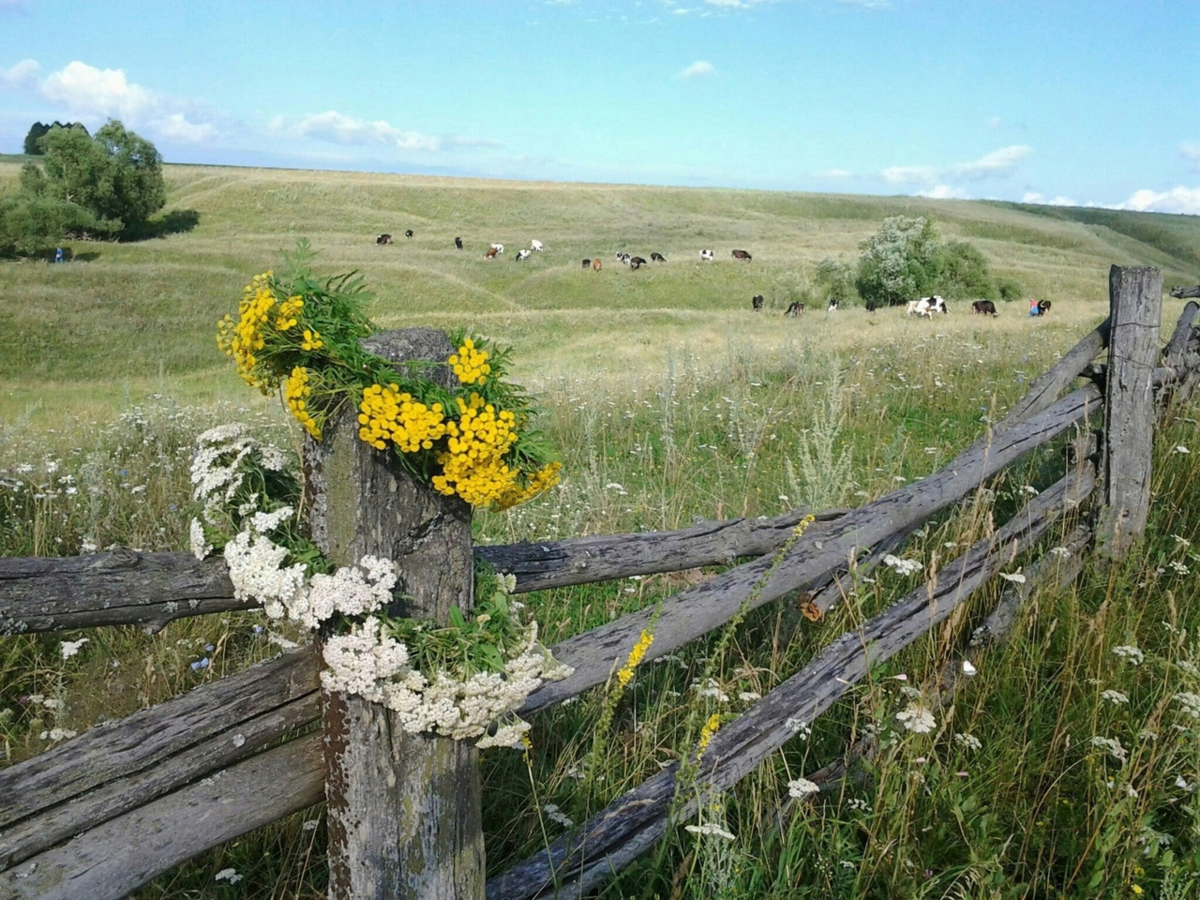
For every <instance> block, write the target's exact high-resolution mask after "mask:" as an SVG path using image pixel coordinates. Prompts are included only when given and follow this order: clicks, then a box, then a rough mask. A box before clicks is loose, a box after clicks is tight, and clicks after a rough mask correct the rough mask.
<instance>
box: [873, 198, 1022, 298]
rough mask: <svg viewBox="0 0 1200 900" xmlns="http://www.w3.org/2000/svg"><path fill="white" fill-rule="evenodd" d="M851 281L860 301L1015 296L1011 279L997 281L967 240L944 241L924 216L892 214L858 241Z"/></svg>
mask: <svg viewBox="0 0 1200 900" xmlns="http://www.w3.org/2000/svg"><path fill="white" fill-rule="evenodd" d="M859 250H860V251H862V255H861V256H860V257H859V259H858V268H857V270H856V271H855V276H854V286H855V288H856V289H857V290H858V293H859V295H860V296H861V297H862V298H863V299H864V300H874V301H875V302H876V303H877V304H879V305H880V306H894V305H897V304H901V303H907V302H908V301H909V300H915V299H917V298H918V297H923V296H928V295H930V294H941V295H943V296H945V297H949V298H951V299H961V300H996V299H998V298H1001V297H1003V298H1004V299H1008V295H1018V294H1019V293H1020V286H1019V285H1017V284H1016V283H1015V282H1013V281H1012V279H1007V280H1005V281H1003V282H1002V283H997V280H996V278H995V277H994V276H993V275H992V272H991V266H990V265H989V263H988V260H987V257H986V256H984V255H983V253H982V252H981V251H980V250H979V249H978V248H977V247H975V246H974V245H972V244H968V243H967V242H965V241H949V242H945V243H943V241H942V239H941V235H940V234H939V233H938V230H937V227H936V226H935V225H934V223H933V222H932V221H930V220H929V219H926V218H924V217H923V216H922V217H918V218H915V219H913V218H909V217H907V216H891V217H890V218H887V219H884V220H883V224H882V225H881V226H880V228H879V231H877V232H876V233H875V234H874V235H873V236H871V237H869V238H867V239H866V240H864V241H863V242H862V243H861V244H859Z"/></svg>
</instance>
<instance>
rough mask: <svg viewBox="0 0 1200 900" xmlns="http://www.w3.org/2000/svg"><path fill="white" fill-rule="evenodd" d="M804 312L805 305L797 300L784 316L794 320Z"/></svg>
mask: <svg viewBox="0 0 1200 900" xmlns="http://www.w3.org/2000/svg"><path fill="white" fill-rule="evenodd" d="M802 312H804V304H803V303H801V302H800V301H799V300H795V301H793V302H792V305H791V306H789V307H788V308H787V312H785V313H784V315H785V316H791V317H792V318H793V319H794V318H796V316H798V315H800V313H802Z"/></svg>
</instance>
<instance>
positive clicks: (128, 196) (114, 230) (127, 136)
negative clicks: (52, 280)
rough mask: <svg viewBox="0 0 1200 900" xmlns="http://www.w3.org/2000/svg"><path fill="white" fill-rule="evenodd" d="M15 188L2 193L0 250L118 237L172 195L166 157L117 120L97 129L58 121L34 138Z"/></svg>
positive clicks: (24, 250)
mask: <svg viewBox="0 0 1200 900" xmlns="http://www.w3.org/2000/svg"><path fill="white" fill-rule="evenodd" d="M37 144H38V146H39V148H40V149H41V151H42V154H41V164H40V165H39V164H38V163H36V162H32V161H30V162H27V163H25V165H24V166H23V167H22V169H21V177H20V183H19V188H18V190H17V191H16V192H13V193H8V194H3V195H0V252H8V253H14V252H15V253H21V254H26V253H28V254H33V253H38V252H40V251H42V250H45V249H47V248H50V247H53V246H54V245H55V244H56V243H58V242H60V241H62V240H63V238H66V237H83V238H117V237H121V236H122V235H126V234H128V233H129V232H130V231H131V230H133V229H136V228H138V227H139V226H141V225H142V224H144V223H145V222H146V221H147V220H148V219H149V218H150V216H152V215H153V214H154V213H156V212H158V211H159V210H160V209H162V208H163V206H165V205H166V202H167V188H166V182H165V180H164V179H163V174H162V157H161V156H160V155H159V153H158V150H156V149H155V147H154V145H153V144H152V143H151V142H150V141H148V140H146V139H145V138H142V137H139V136H138V135H137V134H135V133H134V132H132V131H127V130H126V129H125V126H124V125H122V124H121V123H120V122H119V121H117V120H115V119H110V120H109V121H108V123H107V124H105V125H104V126H103V127H102V128H100V129H99V130H98V131H97V132H96V133H95V134H94V135H89V134H88V132H87V129H85V128H82V127H74V126H66V127H62V126H60V127H54V126H51V127H50V129H49V130H48V131H47V132H46V133H45V134H44V135H42V136H41V137H39V138H38V139H37Z"/></svg>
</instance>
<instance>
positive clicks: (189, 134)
mask: <svg viewBox="0 0 1200 900" xmlns="http://www.w3.org/2000/svg"><path fill="white" fill-rule="evenodd" d="M39 71H40V66H39V65H38V64H37V62H36V61H34V60H32V59H26V60H23V61H21V62H19V63H17V64H16V65H15V66H13V67H12V68H11V69H9V70H8V71H7V72H3V73H0V84H7V85H11V86H13V87H19V88H21V89H24V90H29V91H36V92H38V93H40V94H41V95H42V97H44V98H45V99H46V100H49V101H50V102H51V103H54V104H56V105H57V106H58V107H59V108H60V109H64V110H65V111H66V112H67V113H68V114H69V115H70V117H72V118H78V119H79V120H80V121H83V122H85V123H86V124H89V125H93V126H94V125H98V124H101V123H103V121H104V120H105V119H110V118H115V119H120V120H121V121H122V123H124V124H125V126H126V127H128V128H135V129H137V130H138V131H140V132H142V133H143V134H148V135H149V136H150V137H153V138H156V139H165V140H167V141H175V142H179V143H186V144H197V143H201V142H203V141H206V140H208V139H209V138H212V137H215V136H216V134H217V128H216V126H215V125H213V124H212V123H211V122H203V121H197V120H198V119H206V118H212V116H211V114H210V112H211V111H204V110H202V109H201V108H200V105H199V104H196V103H194V102H191V101H186V100H179V99H174V98H170V97H166V96H164V95H162V94H159V93H156V92H155V91H152V90H150V89H148V88H145V87H143V86H142V85H140V84H135V83H134V82H132V81H130V80H129V79H128V77H126V75H125V71H124V70H123V69H97V68H96V67H95V66H89V65H88V64H87V63H84V62H80V61H79V60H75V61H73V62H71V63H69V64H67V65H66V66H65V67H63V68H62V69H60V70H59V71H57V72H51V73H50V74H49V75H47V76H46V77H45V78H44V79H42V80H41V82H40V83H39V81H38V73H39Z"/></svg>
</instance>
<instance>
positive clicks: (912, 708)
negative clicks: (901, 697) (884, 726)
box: [896, 703, 937, 734]
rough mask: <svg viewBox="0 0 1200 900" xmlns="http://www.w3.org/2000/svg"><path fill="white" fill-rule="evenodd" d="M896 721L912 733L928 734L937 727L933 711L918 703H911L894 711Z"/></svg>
mask: <svg viewBox="0 0 1200 900" xmlns="http://www.w3.org/2000/svg"><path fill="white" fill-rule="evenodd" d="M896 721H898V722H899V723H900V724H901V725H903V726H904V727H905V728H906V729H908V730H909V731H911V732H913V733H914V734H928V733H929V732H931V731H933V729H934V728H935V727H937V720H936V719H934V717H933V713H931V712H930V711H929V710H927V709H926V708H925V707H924V706H923V705H922V704H920V703H912V704H909V706H908V707H907V708H906V709H902V710H900V712H898V713H896Z"/></svg>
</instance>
